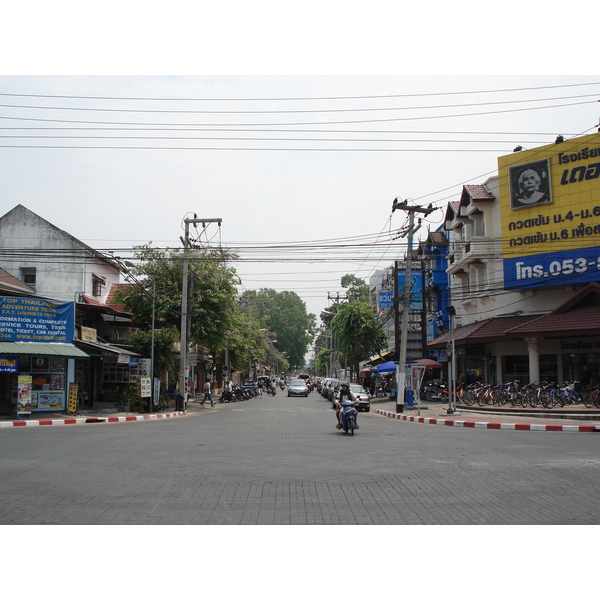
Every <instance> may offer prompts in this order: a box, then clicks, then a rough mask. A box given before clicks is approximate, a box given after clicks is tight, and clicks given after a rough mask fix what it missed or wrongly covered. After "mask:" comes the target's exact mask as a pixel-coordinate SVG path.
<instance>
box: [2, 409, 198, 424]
mask: <svg viewBox="0 0 600 600" xmlns="http://www.w3.org/2000/svg"><path fill="white" fill-rule="evenodd" d="M187 414H188V411H187V410H184V411H178V412H172V413H148V414H141V415H127V416H120V417H99V416H91V415H90V416H89V417H65V418H64V419H23V420H18V421H1V422H0V428H3V427H40V426H42V425H85V424H89V423H125V422H129V421H152V420H156V419H171V418H173V417H180V416H183V415H187Z"/></svg>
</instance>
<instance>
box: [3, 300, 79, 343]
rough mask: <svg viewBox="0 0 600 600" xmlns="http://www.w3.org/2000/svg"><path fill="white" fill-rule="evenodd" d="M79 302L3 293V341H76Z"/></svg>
mask: <svg viewBox="0 0 600 600" xmlns="http://www.w3.org/2000/svg"><path fill="white" fill-rule="evenodd" d="M74 332H75V303H74V302H64V303H61V304H56V303H55V302H50V301H49V300H43V299H41V298H21V297H12V296H0V341H10V342H68V343H70V342H72V341H73V336H74Z"/></svg>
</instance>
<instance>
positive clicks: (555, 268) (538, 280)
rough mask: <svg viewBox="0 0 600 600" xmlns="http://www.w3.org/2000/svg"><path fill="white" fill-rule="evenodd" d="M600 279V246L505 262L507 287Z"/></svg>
mask: <svg viewBox="0 0 600 600" xmlns="http://www.w3.org/2000/svg"><path fill="white" fill-rule="evenodd" d="M599 279H600V247H594V248H580V249H579V250H575V249H570V250H565V251H563V252H550V253H547V254H533V255H531V256H519V257H518V258H509V259H505V260H504V286H505V287H506V288H525V287H542V286H548V285H561V286H562V285H572V284H575V283H583V282H589V281H598V280H599Z"/></svg>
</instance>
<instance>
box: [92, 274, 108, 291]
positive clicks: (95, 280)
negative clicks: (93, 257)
mask: <svg viewBox="0 0 600 600" xmlns="http://www.w3.org/2000/svg"><path fill="white" fill-rule="evenodd" d="M105 285H106V279H105V278H104V277H100V276H99V275H94V274H93V273H92V296H102V288H103V287H104V286H105Z"/></svg>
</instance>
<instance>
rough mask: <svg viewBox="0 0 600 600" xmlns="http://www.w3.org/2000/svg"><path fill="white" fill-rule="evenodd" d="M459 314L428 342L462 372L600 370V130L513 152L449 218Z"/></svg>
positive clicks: (509, 375) (489, 375)
mask: <svg viewBox="0 0 600 600" xmlns="http://www.w3.org/2000/svg"><path fill="white" fill-rule="evenodd" d="M445 229H446V230H447V232H448V238H449V253H448V269H447V272H448V274H449V275H450V285H451V298H452V300H451V303H452V308H453V312H455V316H454V317H453V327H452V331H451V332H449V333H446V334H444V335H443V336H441V337H438V338H437V339H435V340H434V341H433V342H431V343H430V347H432V348H436V347H437V348H443V347H444V346H445V345H447V344H448V343H449V342H450V340H454V343H455V344H456V347H457V362H458V369H457V371H458V373H462V374H464V375H465V376H466V377H467V378H468V379H486V380H488V381H509V380H512V379H515V378H518V379H520V380H522V381H538V380H540V379H544V378H548V379H553V380H566V379H576V378H577V376H578V373H579V372H580V371H581V369H582V367H583V365H584V364H587V365H588V366H589V367H590V369H591V370H592V372H593V373H595V374H596V381H597V380H598V376H599V375H600V373H599V371H600V338H599V337H598V335H599V334H600V296H599V295H598V289H600V288H599V287H598V285H597V283H598V282H600V134H598V133H596V134H592V135H588V136H584V137H581V138H575V139H573V140H569V141H564V140H562V138H559V139H557V143H555V144H550V145H547V146H543V147H540V148H535V149H532V150H527V151H522V152H515V153H513V154H511V155H508V156H503V157H500V158H499V160H498V175H497V176H495V177H491V178H489V179H488V180H487V181H485V182H484V183H483V184H481V185H466V186H464V187H463V190H462V193H461V196H460V199H459V200H458V201H455V202H450V203H449V205H448V207H447V211H446V218H445Z"/></svg>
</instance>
